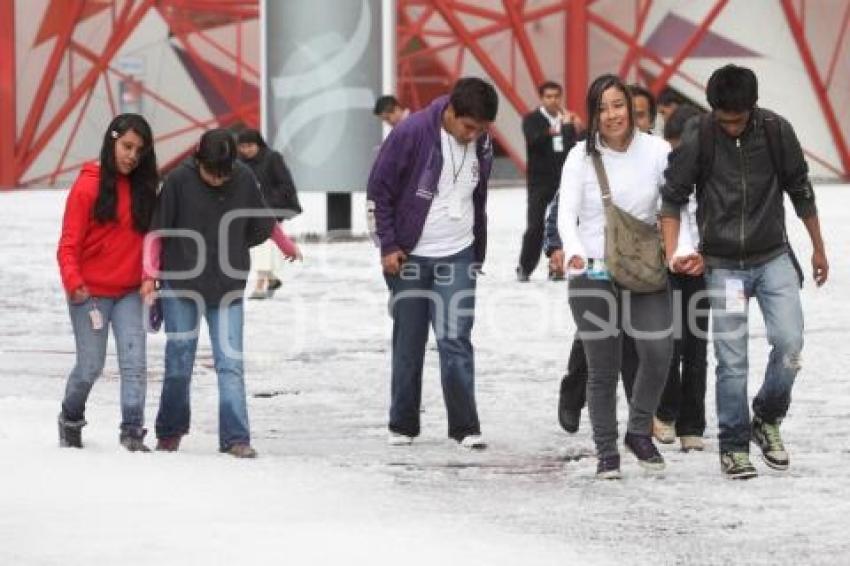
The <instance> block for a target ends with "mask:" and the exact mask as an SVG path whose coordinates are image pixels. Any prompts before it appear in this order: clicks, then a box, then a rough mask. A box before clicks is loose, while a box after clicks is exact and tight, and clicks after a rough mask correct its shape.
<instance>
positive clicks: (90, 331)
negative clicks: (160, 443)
mask: <svg viewBox="0 0 850 566" xmlns="http://www.w3.org/2000/svg"><path fill="white" fill-rule="evenodd" d="M94 308H97V310H99V311H100V313H101V318H102V320H103V327H102V328H101V329H100V330H95V329H94V328H92V319H91V315H90V313H91V312H92V310H93V309H94ZM68 312H69V313H70V315H71V326H72V328H73V329H74V341H75V342H76V346H77V361H76V364H75V365H74V369H73V370H71V374H70V375H69V376H68V383H67V385H66V386H65V398H64V399H63V400H62V416H63V418H64V419H65V420H67V421H82V420H83V419H84V418H85V411H86V400H87V399H88V397H89V393H90V392H91V388H92V386H93V385H94V382H95V380H97V378H98V377H100V374H101V372H102V371H103V365H104V362H105V361H106V343H107V337H108V335H109V327H110V325H111V326H112V334H113V335H114V336H115V344H116V349H117V351H118V369H119V371H120V373H121V430H122V431H125V432H131V433H138V432H140V431H141V429H142V426H143V425H144V421H145V389H146V384H147V368H146V367H145V342H146V337H145V329H144V326H143V325H142V299H141V297H140V296H139V293H138V292H136V291H133V292H132V293H128V294H126V295H124V296H123V297H118V298H110V297H91V298H89V299H87V300H86V301H84V302H82V303H78V304H74V303H68Z"/></svg>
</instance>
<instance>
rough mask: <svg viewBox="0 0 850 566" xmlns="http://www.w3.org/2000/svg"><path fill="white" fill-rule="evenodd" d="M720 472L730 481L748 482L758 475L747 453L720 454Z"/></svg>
mask: <svg viewBox="0 0 850 566" xmlns="http://www.w3.org/2000/svg"><path fill="white" fill-rule="evenodd" d="M720 471H721V472H722V473H723V475H724V476H725V477H727V478H729V479H732V480H748V479H750V478H754V477H756V476H757V475H758V472H756V468H755V466H753V465H752V464H751V463H750V455H749V454H748V453H747V452H721V453H720Z"/></svg>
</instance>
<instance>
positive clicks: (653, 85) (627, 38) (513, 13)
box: [397, 0, 850, 178]
mask: <svg viewBox="0 0 850 566" xmlns="http://www.w3.org/2000/svg"><path fill="white" fill-rule="evenodd" d="M398 2H399V20H398V21H399V24H398V43H397V45H398V64H399V66H398V71H399V73H398V77H399V81H398V90H399V94H400V97H401V99H402V101H403V102H405V103H407V104H408V105H410V106H411V107H413V108H419V107H421V106H422V105H423V104H424V103H426V102H427V101H428V100H430V99H432V98H433V97H434V96H435V95H436V94H438V93H442V92H445V91H446V89H447V88H448V87H449V86H450V85H451V83H452V82H454V81H455V80H456V79H457V78H459V77H460V76H462V75H463V74H467V73H470V72H472V73H475V72H481V73H482V74H486V75H487V76H489V78H490V79H491V80H492V82H493V84H494V85H495V86H496V88H497V89H498V90H499V92H500V93H501V95H502V99H503V106H502V108H503V109H505V110H500V114H502V113H503V112H507V114H508V115H507V117H503V116H502V115H500V118H499V120H498V121H497V126H498V127H497V128H496V130H495V134H496V137H497V138H498V140H499V141H500V144H501V146H502V147H504V148H505V150H506V151H507V153H508V154H509V155H510V156H511V158H512V159H513V160H514V161H515V162H516V164H517V165H518V166H520V167H523V166H524V155H523V153H524V152H523V151H522V138H521V135H519V134H518V133H517V129H516V124H518V120H519V118H520V117H521V116H522V115H523V114H525V113H526V112H528V111H529V110H530V109H532V108H534V107H535V106H536V104H537V96H536V93H535V91H534V88H533V87H534V85H537V84H540V83H541V82H543V80H545V79H554V80H558V81H562V82H563V84H564V85H565V94H566V105H567V107H568V108H569V109H571V110H572V111H574V112H576V113H578V114H579V115H582V117H583V118H585V119H586V116H584V114H585V111H584V96H585V91H586V88H587V85H588V78H589V77H592V76H596V75H598V74H600V73H603V72H612V71H614V72H617V73H618V74H619V75H620V76H621V77H623V78H625V79H627V80H629V81H630V82H641V83H644V84H645V85H647V86H649V88H650V90H651V91H653V92H654V93H656V94H657V93H658V92H660V91H661V90H662V89H663V88H664V87H665V86H667V85H668V83H670V82H671V80H675V81H677V82H679V83H682V84H686V85H690V86H692V87H696V88H698V89H701V90H704V84H703V82H704V81H700V80H698V79H697V78H695V77H694V76H692V75H691V74H690V73H688V72H687V71H686V70H685V68H684V67H685V63H686V62H687V61H688V60H689V58H692V57H694V56H695V55H696V54H697V53H698V52H699V50H700V49H704V48H705V46H706V44H707V43H709V34H710V32H711V31H712V29H713V26H715V25H716V24H717V22H718V18H719V17H720V16H721V15H724V14H728V13H729V12H730V11H733V10H740V9H742V8H743V5H742V4H740V3H738V4H737V5H734V4H735V3H734V2H730V1H729V0H710V1H708V0H707V1H706V2H703V3H701V4H702V5H703V7H704V9H703V11H702V14H701V16H700V17H699V18H697V19H694V20H693V21H692V22H689V23H688V33H687V36H686V37H682V38H681V41H679V42H678V44H677V48H676V50H675V51H674V52H672V53H666V54H665V56H662V55H660V54H659V53H658V52H657V50H656V49H654V48H652V46H649V45H647V41H646V37H647V31H648V30H647V29H646V25H647V21H648V17H649V15H650V14H651V13H652V11H653V10H656V11H657V10H662V11H669V12H672V11H673V10H672V9H671V8H670V7H671V6H673V7H676V6H677V5H678V6H679V7H681V5H682V4H683V3H675V2H654V1H653V0H616V1H613V0H608V1H605V0H548V1H547V0H538V1H533V0H498V1H497V0H492V1H476V0H398ZM661 4H663V6H659V5H661ZM838 4H839V3H838V2H833V3H832V4H831V5H830V6H825V3H823V2H821V3H819V4H818V3H815V2H810V1H807V0H781V1H780V2H778V3H777V5H774V6H771V7H766V6H764V5H762V6H761V8H762V9H768V10H772V11H775V10H776V9H778V8H780V6H781V10H782V11H783V13H784V20H785V24H787V27H788V31H790V35H791V37H793V42H794V44H795V45H796V50H797V56H798V57H799V59H800V60H801V61H802V64H803V66H804V67H805V73H806V75H807V76H808V78H809V80H810V83H811V87H812V89H813V91H814V93H815V95H816V96H817V100H818V104H819V110H820V113H821V114H822V117H823V120H824V121H825V123H826V125H827V127H828V131H829V134H830V136H831V139H832V143H833V144H834V150H835V153H836V154H837V159H833V160H831V161H830V160H829V159H826V158H824V157H822V156H819V155H817V154H816V153H814V152H812V151H807V154H808V156H809V157H810V159H813V160H814V161H815V162H817V163H818V164H819V165H821V166H823V168H824V169H825V170H827V171H829V172H831V173H833V174H834V175H836V176H841V177H845V178H847V177H848V176H850V152H848V144H847V139H848V136H850V113H845V114H844V116H843V121H842V120H841V119H840V117H839V113H838V112H837V110H836V109H837V107H842V106H841V105H842V103H843V102H844V101H843V99H842V97H843V96H844V94H843V93H844V91H845V90H847V89H846V88H844V87H842V85H847V84H850V79H848V77H847V76H846V75H847V74H848V73H846V72H845V74H844V76H842V81H843V82H842V83H841V84H838V82H837V81H836V80H835V79H836V72H837V70H838V69H840V68H842V67H840V65H839V62H843V63H845V66H844V67H843V68H844V69H846V68H847V67H848V65H846V63H850V61H848V58H847V53H848V49H846V48H845V47H844V46H845V42H846V41H847V39H846V36H847V35H848V34H847V29H848V27H850V2H845V3H843V4H842V5H840V6H839V5H838ZM693 5H694V3H692V4H691V6H690V7H692V6H693ZM836 8H840V10H839V12H838V15H839V16H840V17H841V20H840V26H839V27H838V28H834V29H833V30H832V35H831V36H827V37H824V36H823V30H822V29H819V26H818V25H817V21H816V19H815V18H813V17H812V15H813V14H819V15H820V16H821V17H824V12H825V11H826V12H828V14H826V17H830V18H835V17H836V14H835V12H836ZM656 15H657V14H656ZM807 16H808V17H809V20H811V21H812V23H811V24H808V25H807ZM658 19H659V18H656V21H657V20H658ZM679 20H680V19H676V20H673V21H671V22H670V23H671V28H672V27H674V24H677V25H678V24H679ZM680 27H681V26H680ZM820 27H821V28H822V27H823V26H820ZM665 29H666V28H665ZM541 30H542V31H541ZM541 38H544V39H541ZM712 39H713V38H712ZM535 42H536V44H535ZM815 43H817V44H819V52H820V53H823V54H824V56H822V57H821V58H820V61H818V60H816V57H815V56H814V55H813V51H814V49H813V45H814V44H815ZM735 49H737V50H739V51H741V50H743V48H737V47H736V48H735ZM744 51H745V50H744ZM558 54H561V55H558ZM563 54H569V56H565V55H563ZM826 55H828V56H826ZM505 102H506V103H507V106H508V108H505V106H506V105H505V104H504V103H505ZM847 102H850V101H847ZM780 110H781V109H780ZM511 129H512V130H513V131H512V132H509V131H506V130H511ZM804 142H805V140H804ZM804 146H805V143H804Z"/></svg>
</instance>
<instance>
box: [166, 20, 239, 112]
mask: <svg viewBox="0 0 850 566" xmlns="http://www.w3.org/2000/svg"><path fill="white" fill-rule="evenodd" d="M160 14H162V16H163V18H165V21H166V22H168V26H169V27H170V28H171V30H172V32H174V37H176V38H177V40H178V41H179V42H180V44H181V45H182V46H183V47H184V48H185V49H186V53H187V54H188V55H189V57H190V58H191V59H192V61H193V62H194V63H195V65H197V68H198V70H199V71H200V72H201V74H202V75H204V78H205V79H206V80H207V81H209V83H210V85H212V87H213V88H214V89H215V90H216V91H217V93H218V94H219V95H220V96H221V97H222V99H224V101H225V102H226V103H227V106H228V108H229V110H230V111H231V112H233V111H235V110H236V109H237V108H238V107H239V106H240V104H239V102H240V101H239V100H237V99H236V97H235V95H234V94H233V92H232V91H231V89H230V88H229V87H228V85H227V84H226V83H224V82H223V79H222V77H221V76H220V75H219V74H217V73H216V72H215V70H213V65H212V64H211V63H210V62H209V61H207V60H206V59H204V58H203V57H201V55H200V54H199V53H198V52H197V51H196V50H195V47H194V46H193V45H192V42H191V41H190V40H189V33H194V30H193V29H192V28H193V26H192V25H191V24H190V23H189V22H185V21H184V20H182V19H181V20H178V19H176V18H175V17H174V15H173V14H171V13H169V12H168V10H162V9H160Z"/></svg>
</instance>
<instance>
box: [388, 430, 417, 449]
mask: <svg viewBox="0 0 850 566" xmlns="http://www.w3.org/2000/svg"><path fill="white" fill-rule="evenodd" d="M387 444H389V445H390V446H410V445H411V444H413V437H412V436H407V435H406V434H401V433H400V432H393V431H390V435H389V437H388V438H387Z"/></svg>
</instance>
